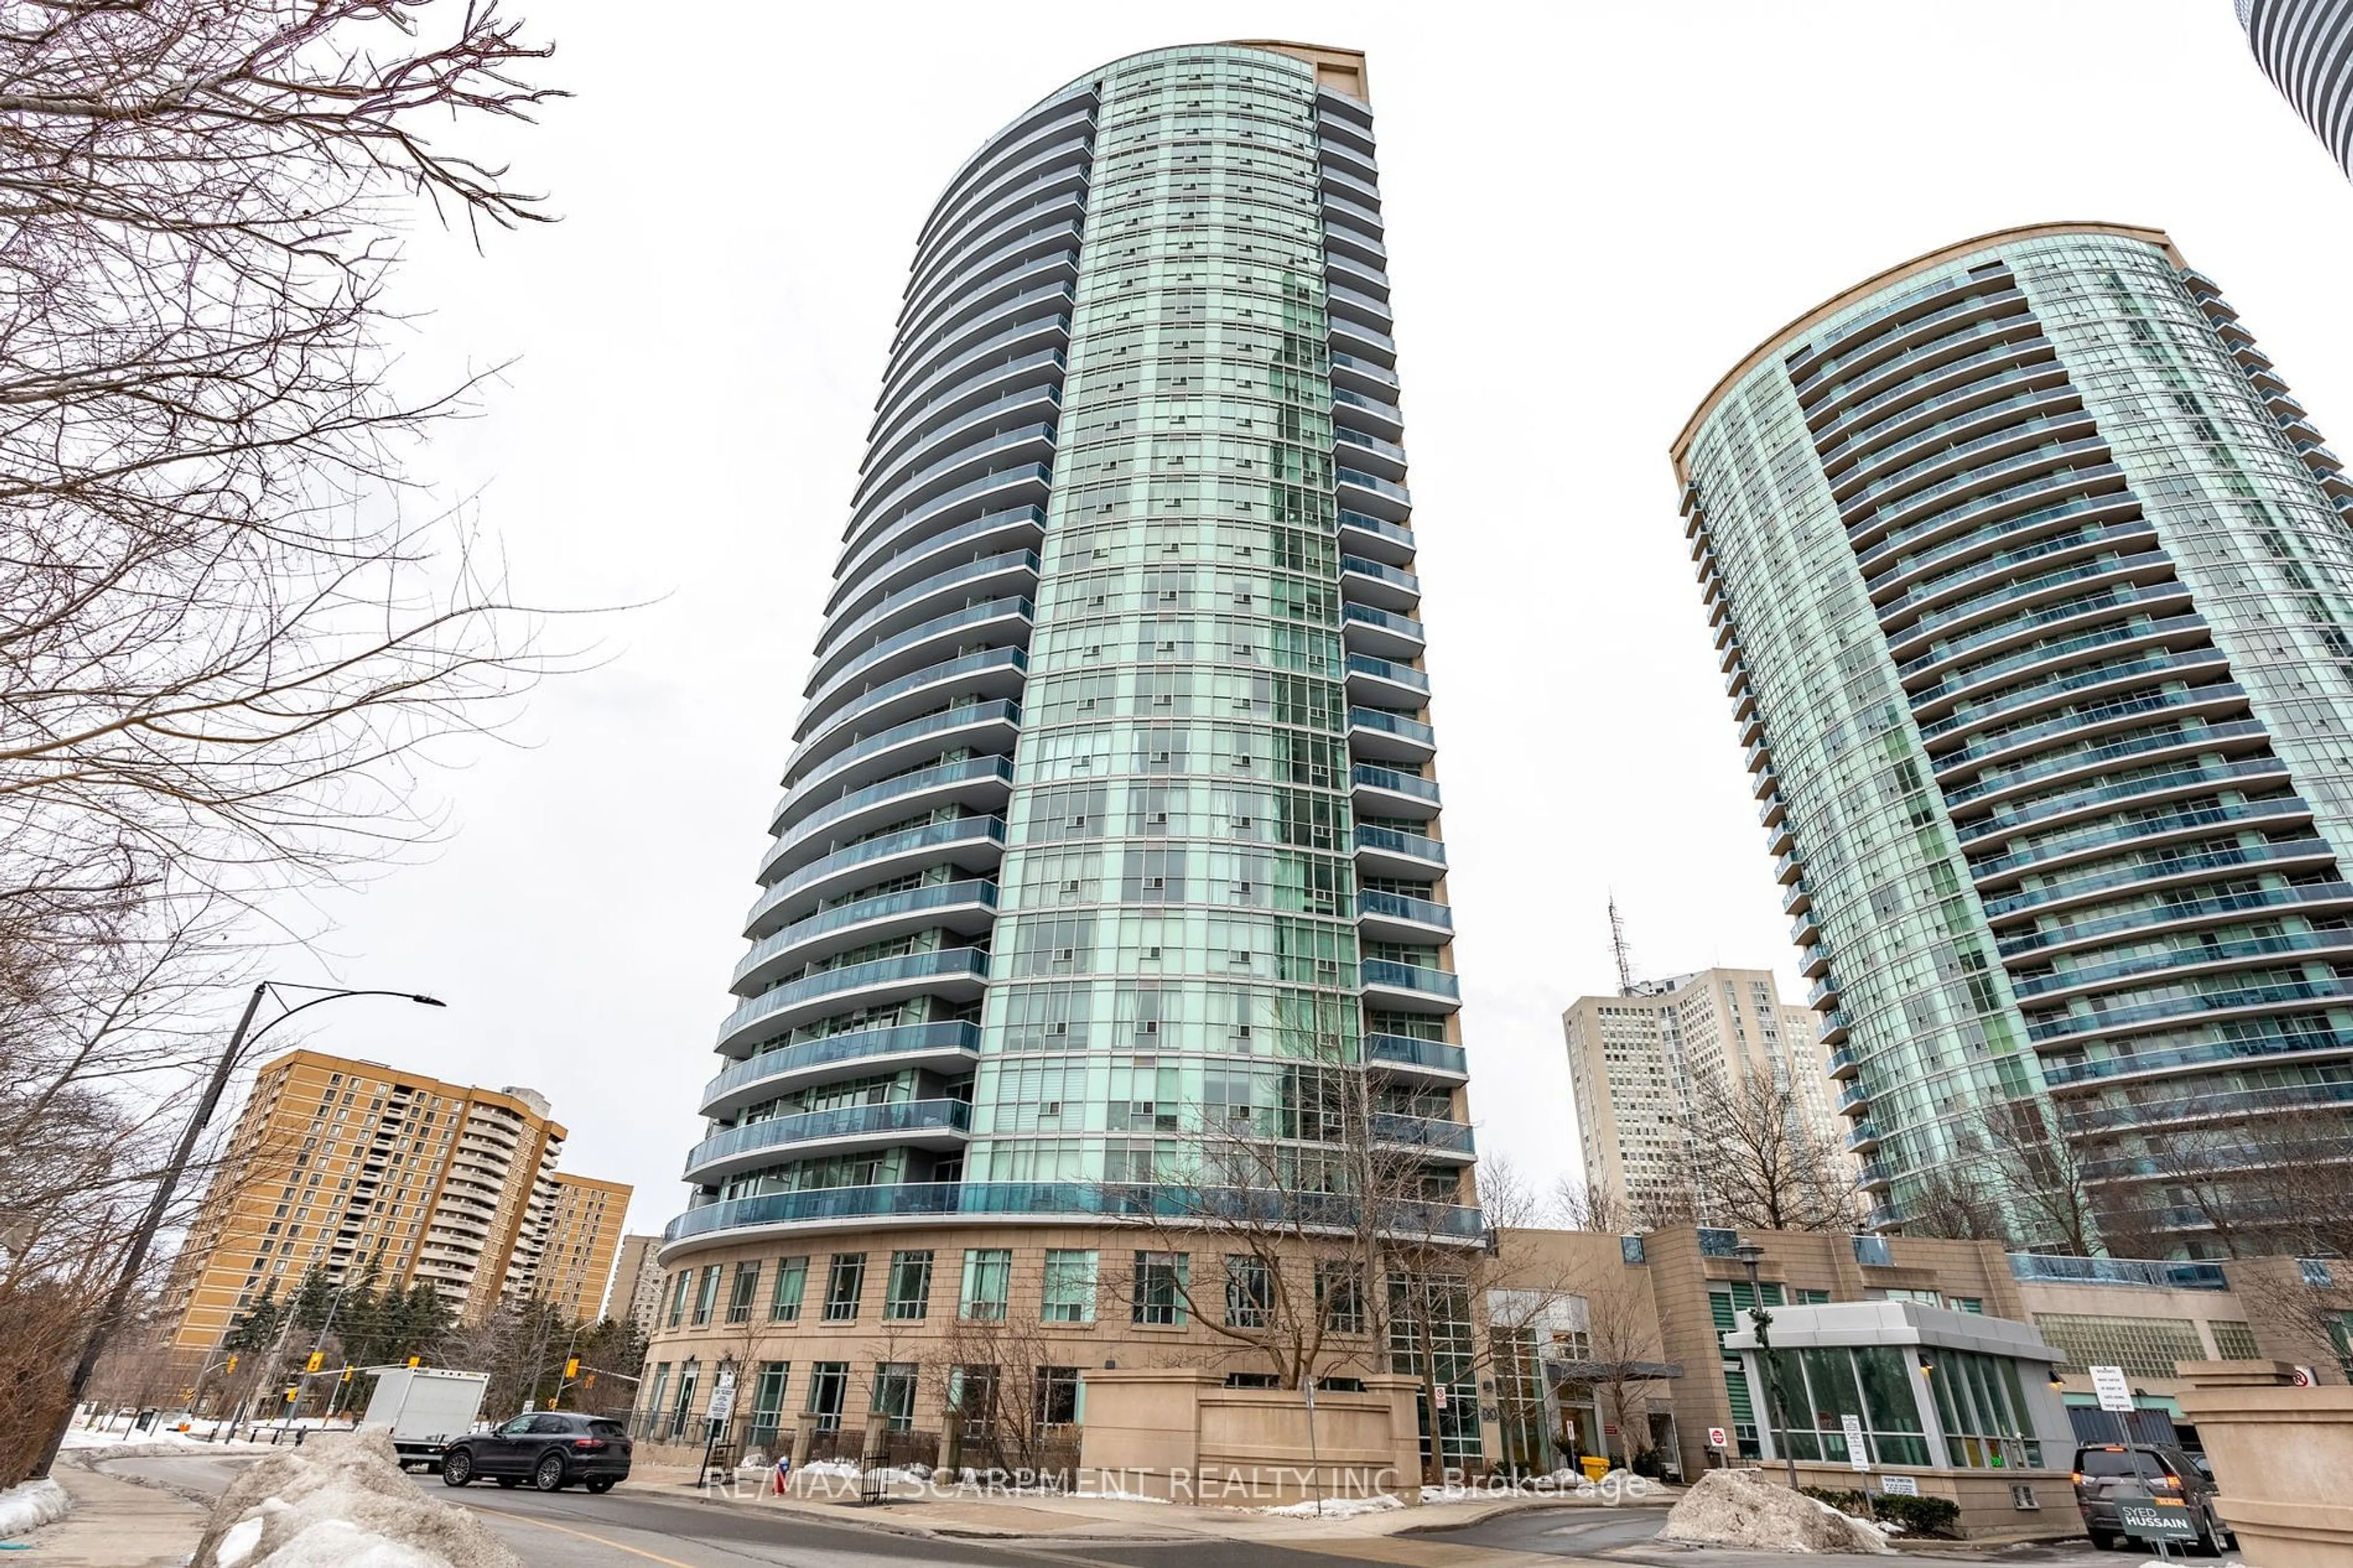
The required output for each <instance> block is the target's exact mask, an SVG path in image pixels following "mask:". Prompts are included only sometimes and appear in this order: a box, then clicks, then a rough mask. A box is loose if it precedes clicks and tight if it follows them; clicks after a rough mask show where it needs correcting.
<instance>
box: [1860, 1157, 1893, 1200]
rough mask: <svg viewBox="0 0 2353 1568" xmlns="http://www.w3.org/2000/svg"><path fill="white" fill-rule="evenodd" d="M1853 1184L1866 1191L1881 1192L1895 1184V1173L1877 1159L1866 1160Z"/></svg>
mask: <svg viewBox="0 0 2353 1568" xmlns="http://www.w3.org/2000/svg"><path fill="white" fill-rule="evenodd" d="M1855 1184H1856V1185H1857V1186H1859V1187H1861V1188H1862V1190H1863V1191H1864V1192H1866V1193H1883V1192H1885V1191H1886V1190H1887V1189H1888V1188H1890V1187H1892V1186H1894V1184H1895V1175H1894V1173H1893V1172H1891V1171H1890V1170H1888V1168H1887V1167H1886V1166H1884V1165H1883V1164H1881V1163H1879V1162H1878V1161H1876V1160H1867V1161H1865V1162H1863V1166H1862V1173H1861V1175H1860V1176H1858V1177H1857V1178H1856V1181H1855Z"/></svg>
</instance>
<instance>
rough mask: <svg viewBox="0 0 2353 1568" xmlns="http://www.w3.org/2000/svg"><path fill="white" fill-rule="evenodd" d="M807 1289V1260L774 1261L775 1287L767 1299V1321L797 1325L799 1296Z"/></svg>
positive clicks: (799, 1309) (786, 1259)
mask: <svg viewBox="0 0 2353 1568" xmlns="http://www.w3.org/2000/svg"><path fill="white" fill-rule="evenodd" d="M807 1289H808V1259H807V1258H777V1259H776V1289H775V1290H774V1291H773V1292H771V1294H770V1295H769V1297H768V1321H770V1322H772V1323H797V1322H798V1321H800V1316H801V1296H802V1293H803V1292H805V1291H806V1290H807Z"/></svg>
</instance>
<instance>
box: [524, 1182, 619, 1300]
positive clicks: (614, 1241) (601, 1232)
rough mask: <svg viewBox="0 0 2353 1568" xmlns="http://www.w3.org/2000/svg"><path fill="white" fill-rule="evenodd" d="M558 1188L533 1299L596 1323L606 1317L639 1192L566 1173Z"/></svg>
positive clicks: (534, 1278)
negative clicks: (609, 1291) (631, 1201)
mask: <svg viewBox="0 0 2353 1568" xmlns="http://www.w3.org/2000/svg"><path fill="white" fill-rule="evenodd" d="M552 1184H553V1186H554V1189H555V1199H554V1204H553V1205H552V1206H551V1209H550V1217H549V1221H548V1226H547V1232H546V1239H545V1241H544V1243H543V1246H542V1247H540V1249H539V1258H538V1263H537V1267H536V1268H535V1269H534V1270H533V1275H532V1280H531V1292H530V1293H532V1294H535V1295H537V1296H539V1297H540V1298H541V1299H542V1300H546V1301H548V1302H551V1303H553V1304H554V1306H555V1307H556V1308H558V1309H559V1310H562V1311H563V1312H564V1314H565V1316H566V1317H571V1318H586V1319H590V1320H594V1319H595V1318H596V1317H597V1316H599V1315H600V1314H601V1313H602V1312H603V1310H604V1305H605V1299H606V1295H607V1289H608V1287H609V1286H610V1285H611V1284H612V1281H613V1263H614V1259H615V1257H616V1255H617V1253H618V1252H619V1250H620V1246H621V1227H622V1226H623V1225H624V1224H625V1223H627V1221H628V1217H629V1195H630V1193H631V1192H632V1191H633V1189H632V1188H631V1187H630V1186H629V1184H628V1183H627V1182H605V1181H598V1180H597V1179H596V1178H595V1177H593V1176H575V1175H570V1174H567V1173H563V1172H558V1173H556V1174H555V1176H554V1179H553V1182H552Z"/></svg>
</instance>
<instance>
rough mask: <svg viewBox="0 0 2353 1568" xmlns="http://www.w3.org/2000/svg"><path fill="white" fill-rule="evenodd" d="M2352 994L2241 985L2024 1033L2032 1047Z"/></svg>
mask: <svg viewBox="0 0 2353 1568" xmlns="http://www.w3.org/2000/svg"><path fill="white" fill-rule="evenodd" d="M2348 997H2353V983H2348V982H2347V981H2342V980H2303V981H2296V982H2294V983H2291V984H2280V985H2242V986H2240V987H2238V988H2236V989H2234V990H2229V991H2208V992H2202V993H2200V994H2197V995H2193V996H2168V997H2167V998H2166V999H2165V1000H2164V1001H2162V1002H2150V1003H2147V1004H2145V1005H2141V1006H2137V1007H2111V1008H2108V1009H2107V1010H2105V1011H2104V1012H2090V1013H2068V1014H2064V1015H2063V1016H2059V1017H2056V1018H2046V1019H2042V1020H2041V1021H2030V1022H2029V1023H2028V1024H2027V1026H2026V1037H2027V1039H2028V1040H2029V1041H2031V1042H2032V1043H2033V1044H2035V1045H2041V1044H2042V1042H2043V1041H2045V1040H2060V1039H2065V1038H2066V1037H2069V1036H2071V1035H2096V1034H2100V1033H2103V1032H2104V1031H2105V1030H2109V1029H2121V1028H2126V1027H2128V1026H2132V1025H2135V1024H2153V1023H2158V1022H2162V1021H2166V1020H2170V1019H2176V1018H2194V1017H2196V1016H2198V1015H2199V1014H2200V1013H2229V1012H2237V1011H2240V1010H2242V1009H2244V1008H2248V1007H2267V1006H2273V1005H2292V1004H2295V1003H2300V1002H2341V1001H2344V1000H2345V999H2347V998H2348Z"/></svg>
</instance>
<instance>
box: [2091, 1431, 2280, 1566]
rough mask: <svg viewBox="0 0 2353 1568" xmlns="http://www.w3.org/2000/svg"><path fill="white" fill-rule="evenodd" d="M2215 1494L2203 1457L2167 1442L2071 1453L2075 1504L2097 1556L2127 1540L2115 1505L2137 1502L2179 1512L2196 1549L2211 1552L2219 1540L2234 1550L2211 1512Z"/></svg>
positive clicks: (2225, 1526)
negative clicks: (2194, 1536) (2193, 1536)
mask: <svg viewBox="0 0 2353 1568" xmlns="http://www.w3.org/2000/svg"><path fill="white" fill-rule="evenodd" d="M2220 1494H2221V1488H2219V1487H2217V1486H2216V1485H2215V1484H2214V1472H2213V1471H2211V1470H2210V1469H2208V1468H2206V1461H2205V1460H2204V1459H2203V1458H2200V1457H2199V1456H2198V1455H2196V1454H2193V1453H2190V1452H2189V1450H2188V1449H2186V1448H2177V1447H2172V1446H2171V1445H2170V1444H2162V1443H2155V1444H2152V1443H2136V1444H2134V1445H2133V1446H2132V1447H2130V1448H2126V1447H2125V1446H2124V1445H2123V1444H2121V1443H2096V1444H2086V1445H2085V1446H2084V1447H2080V1448H2078V1449H2076V1450H2075V1506H2076V1507H2077V1508H2078V1509H2080V1510H2083V1514H2084V1531H2085V1533H2087V1534H2089V1535H2090V1536H2091V1538H2092V1544H2093V1545H2094V1546H2096V1547H2098V1548H2099V1549H2100V1550H2101V1551H2103V1552H2105V1551H2106V1550H2108V1549H2109V1548H2110V1547H2112V1546H2114V1545H2116V1543H2117V1542H2120V1541H2125V1540H2128V1539H2132V1538H2133V1536H2132V1531H2128V1530H2126V1528H2125V1527H2124V1520H2123V1517H2122V1515H2121V1514H2120V1513H2119V1512H2118V1510H2117V1508H2116V1505H2117V1504H2118V1503H2119V1502H2140V1501H2143V1500H2147V1501H2149V1502H2152V1503H2154V1504H2155V1505H2156V1506H2158V1508H2164V1509H2174V1508H2178V1509H2180V1510H2182V1512H2183V1514H2184V1516H2185V1517H2186V1518H2187V1519H2188V1520H2189V1526H2190V1528H2191V1529H2193V1530H2195V1531H2197V1532H2198V1544H2199V1546H2200V1549H2202V1550H2204V1551H2207V1552H2215V1551H2218V1550H2220V1548H2221V1543H2222V1542H2225V1541H2228V1542H2230V1544H2231V1545H2232V1547H2234V1548H2235V1547H2236V1546H2237V1545H2238V1543H2239V1542H2238V1538H2237V1537H2236V1536H2234V1535H2232V1533H2231V1527H2230V1526H2229V1525H2228V1524H2225V1523H2224V1522H2223V1521H2222V1516H2221V1514H2219V1513H2217V1512H2216V1511H2215V1510H2214V1500H2215V1498H2216V1497H2217V1496H2219V1495H2220Z"/></svg>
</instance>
